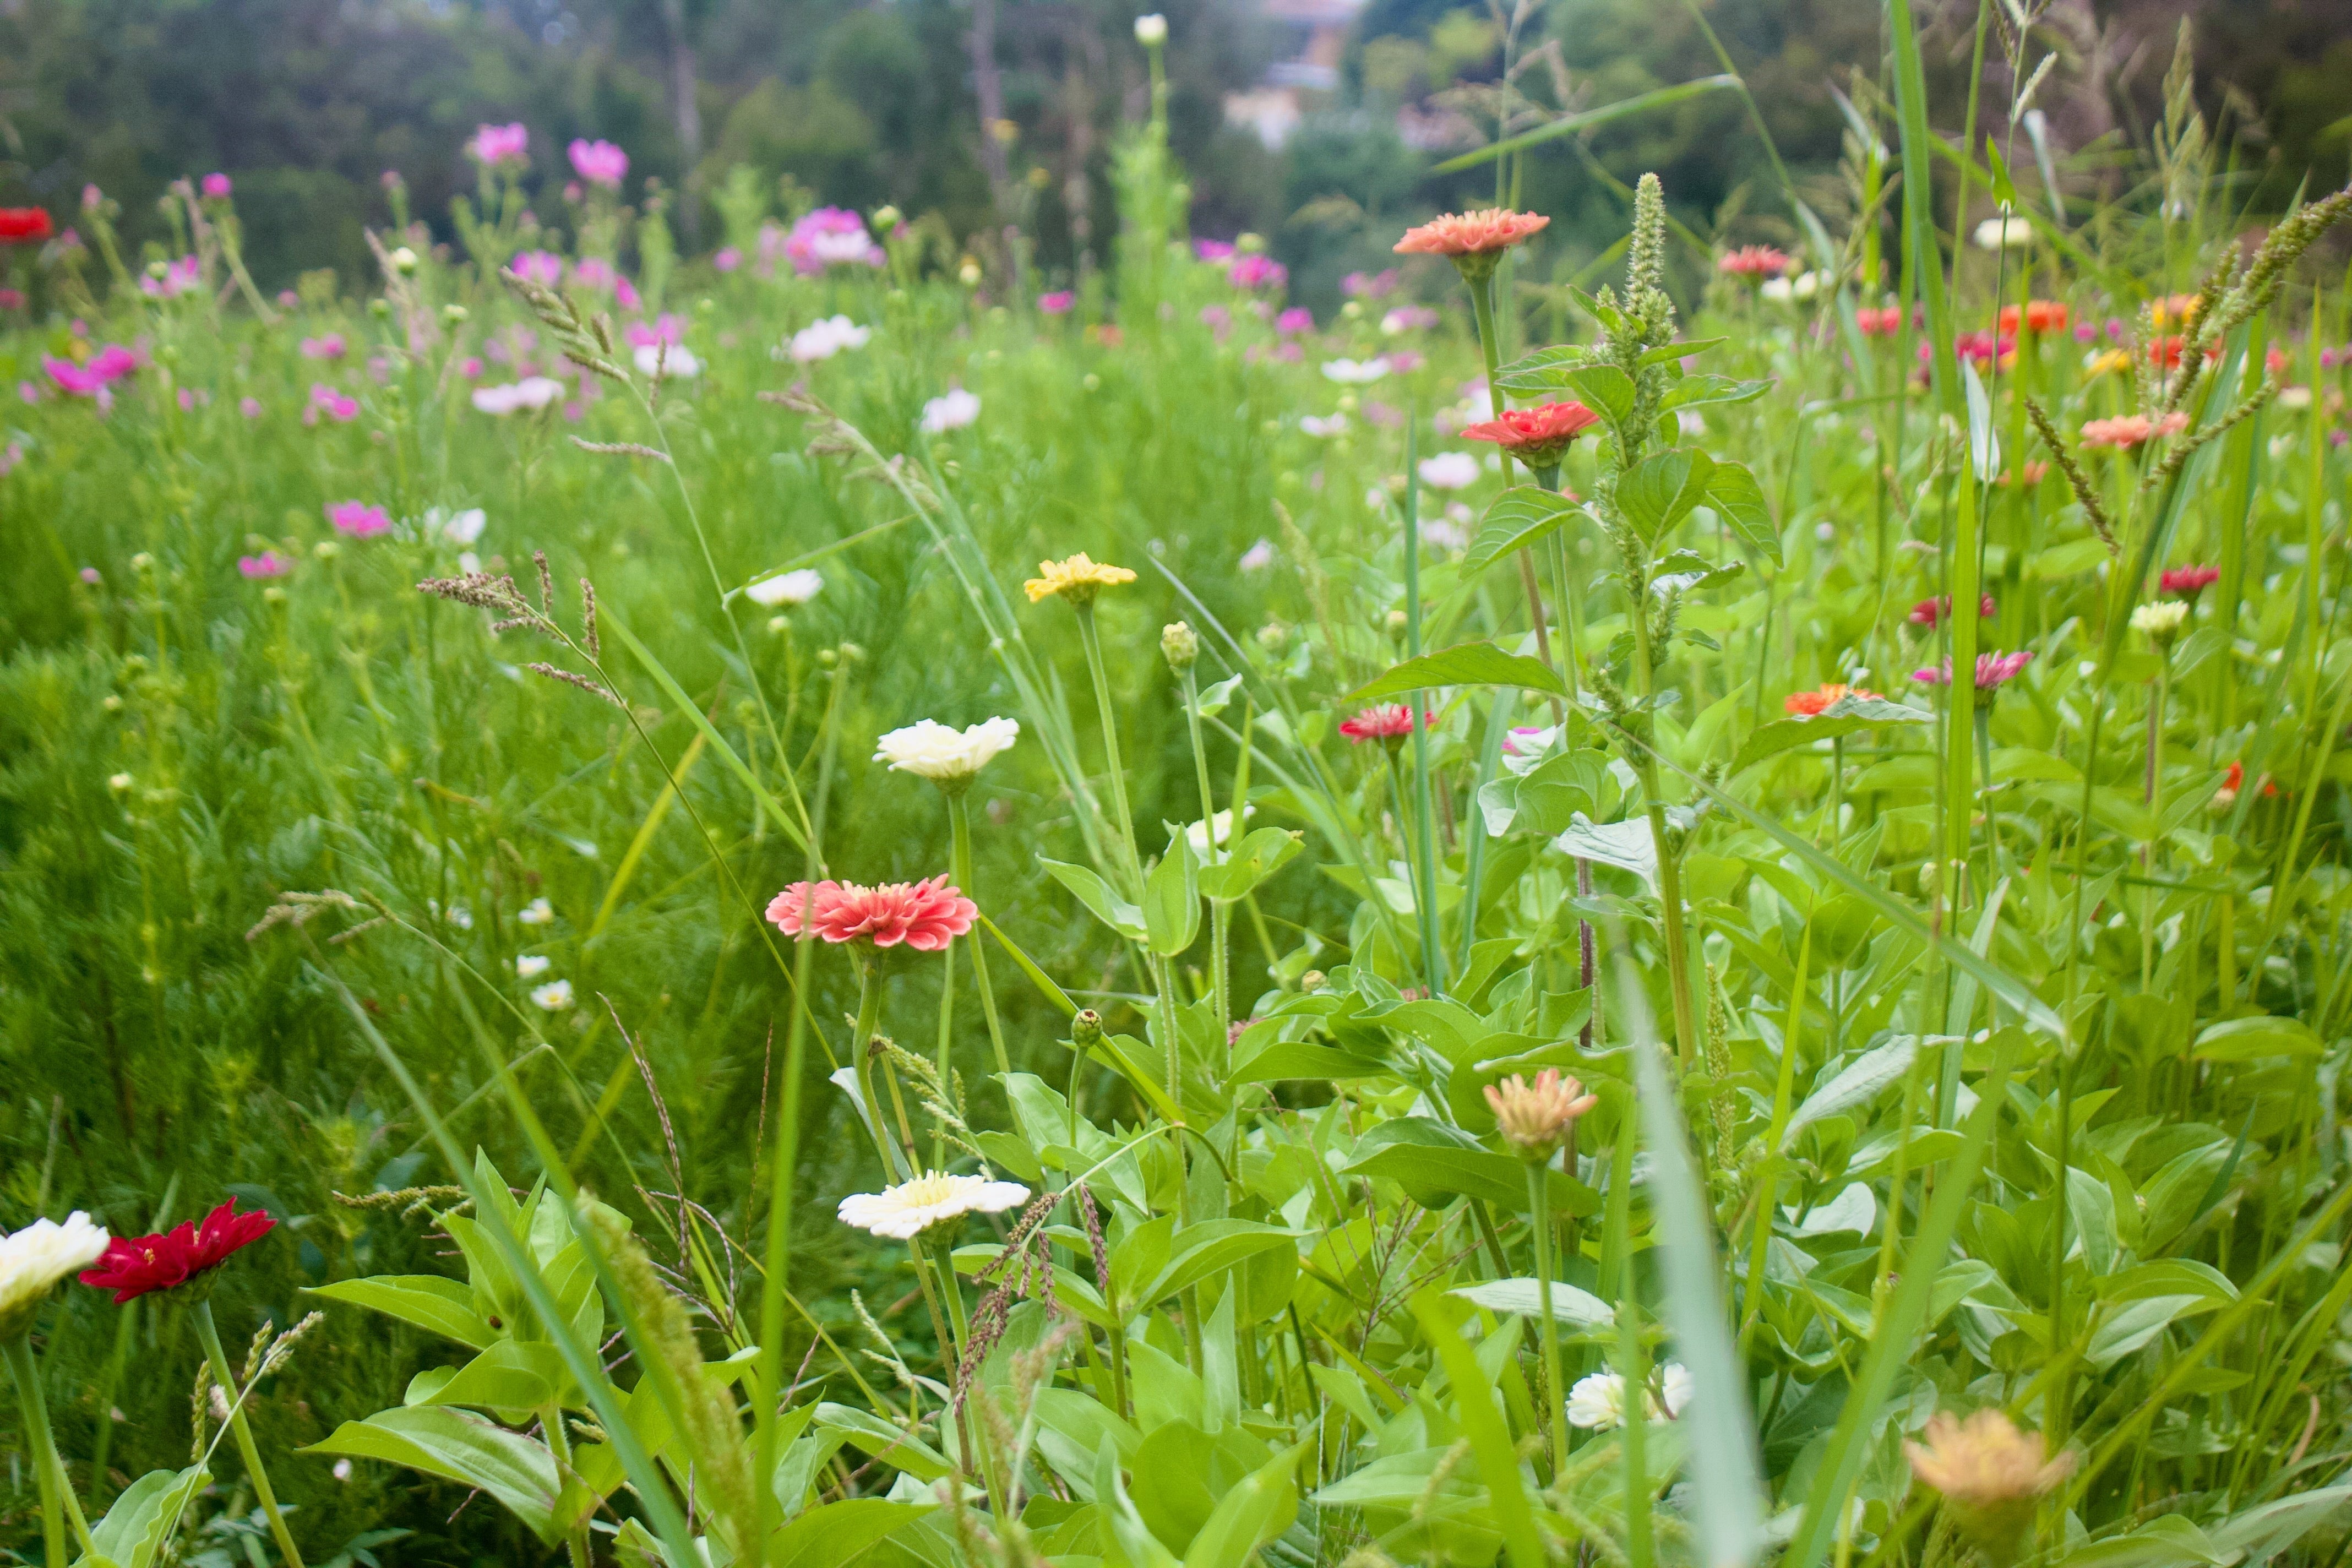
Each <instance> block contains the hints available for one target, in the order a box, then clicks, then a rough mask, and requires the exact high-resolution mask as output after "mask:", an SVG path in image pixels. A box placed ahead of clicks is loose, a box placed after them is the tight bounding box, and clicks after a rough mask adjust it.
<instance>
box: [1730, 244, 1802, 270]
mask: <svg viewBox="0 0 2352 1568" xmlns="http://www.w3.org/2000/svg"><path fill="white" fill-rule="evenodd" d="M1715 269H1716V270H1717V272H1720V273H1722V274H1723V275H1724V276H1725V277H1727V278H1778V277H1780V275H1781V274H1782V273H1784V272H1786V271H1788V270H1789V255H1788V252H1786V251H1783V250H1775V249H1773V248H1772V247H1770V246H1769V245H1743V246H1741V247H1739V248H1738V249H1737V250H1733V251H1727V252H1726V253H1725V254H1724V255H1723V256H1721V257H1719V258H1717V260H1716V263H1715Z"/></svg>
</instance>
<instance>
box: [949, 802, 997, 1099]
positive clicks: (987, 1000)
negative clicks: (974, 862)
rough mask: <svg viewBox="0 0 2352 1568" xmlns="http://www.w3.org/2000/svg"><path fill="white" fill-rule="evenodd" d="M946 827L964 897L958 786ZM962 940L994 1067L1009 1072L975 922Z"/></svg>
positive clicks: (967, 877) (965, 815)
mask: <svg viewBox="0 0 2352 1568" xmlns="http://www.w3.org/2000/svg"><path fill="white" fill-rule="evenodd" d="M948 830H949V832H950V834H951V835H952V836H953V838H954V844H955V850H954V855H955V879H956V889H957V890H958V891H959V892H961V893H962V894H963V896H964V897H965V898H967V899H970V898H972V897H973V896H974V895H973V893H972V890H971V885H972V874H971V808H970V807H969V806H967V805H965V804H964V792H963V791H962V790H951V791H950V792H949V793H948ZM965 940H966V941H968V942H971V979H972V984H973V986H974V987H975V988H977V989H978V990H979V992H980V1016H982V1018H985V1019H986V1020H987V1021H988V1043H989V1045H990V1047H992V1048H993V1049H994V1050H995V1052H996V1070H997V1071H998V1072H1000V1073H1007V1074H1009V1073H1011V1072H1012V1070H1013V1059H1012V1058H1011V1057H1010V1056H1008V1055H1007V1054H1006V1053H1005V1049H1004V1026H1003V1024H1001V1023H999V1022H998V1021H997V1017H996V988H995V987H994V986H993V985H992V984H990V983H989V979H988V953H987V952H986V950H984V949H983V948H982V946H981V945H980V930H979V928H978V927H977V926H975V927H974V928H972V930H971V931H969V932H967V933H966V935H965Z"/></svg>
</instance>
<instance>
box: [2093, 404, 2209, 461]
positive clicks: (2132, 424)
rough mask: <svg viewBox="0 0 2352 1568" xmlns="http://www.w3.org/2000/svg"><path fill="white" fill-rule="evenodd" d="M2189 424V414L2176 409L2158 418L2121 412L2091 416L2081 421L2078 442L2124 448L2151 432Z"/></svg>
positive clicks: (2166, 431) (2180, 428) (2164, 432)
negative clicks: (2081, 425)
mask: <svg viewBox="0 0 2352 1568" xmlns="http://www.w3.org/2000/svg"><path fill="white" fill-rule="evenodd" d="M2187 428H2189V416H2188V415H2186V414H2182V413H2179V412H2177V411H2176V412H2174V413H2171V414H2168V415H2166V416H2164V418H2163V419H2162V420H2161V421H2160V422H2159V421H2157V420H2152V419H2150V418H2148V417H2147V416H2146V415H2145V414H2125V415H2121V416H2117V417H2116V418H2114V419H2091V420H2086V421H2084V425H2083V433H2082V437H2081V439H2082V442H2083V445H2084V446H2085V447H2115V448H2116V450H2117V451H2122V452H2127V451H2129V450H2131V449H2132V448H2133V447H2137V446H2139V445H2141V444H2142V443H2143V442H2145V441H2147V439H2148V438H2149V437H2152V436H2172V435H2177V434H2179V432H2180V431H2183V430H2186V429H2187Z"/></svg>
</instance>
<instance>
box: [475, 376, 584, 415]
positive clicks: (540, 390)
mask: <svg viewBox="0 0 2352 1568" xmlns="http://www.w3.org/2000/svg"><path fill="white" fill-rule="evenodd" d="M562 395H563V384H562V382H560V381H558V380H556V379H555V378H554V377H553V376H551V375H527V376H524V377H523V378H522V379H521V380H520V381H517V382H509V383H508V384H505V385H503V386H478V387H476V388H475V389H474V406H475V407H476V408H478V409H479V410H480V411H481V412H483V413H484V414H496V415H500V416H504V415H509V414H516V413H520V412H521V411H522V410H523V409H526V408H534V409H535V408H544V407H546V406H547V405H549V404H551V403H552V402H554V401H555V400H556V399H557V398H559V397H561V396H562Z"/></svg>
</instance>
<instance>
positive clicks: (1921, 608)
mask: <svg viewBox="0 0 2352 1568" xmlns="http://www.w3.org/2000/svg"><path fill="white" fill-rule="evenodd" d="M1951 613H1952V596H1951V595H1949V594H1938V595H1936V596H1935V597H1934V598H1932V599H1922V600H1920V601H1919V602H1918V603H1917V604H1916V605H1912V606H1911V613H1910V614H1909V615H1907V616H1904V617H1903V618H1904V619H1905V620H1906V621H1909V622H1910V623H1911V624H1912V625H1913V626H1926V627H1927V629H1928V630H1930V631H1933V630H1935V628H1936V627H1937V626H1941V625H1942V624H1943V621H1944V617H1945V616H1948V615H1950V614H1951ZM1993 614H1994V605H1993V602H1992V595H1990V594H1987V595H1985V596H1984V603H1982V604H1980V605H1978V606H1977V618H1978V619H1979V620H1990V619H1991V618H1992V616H1993Z"/></svg>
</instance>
